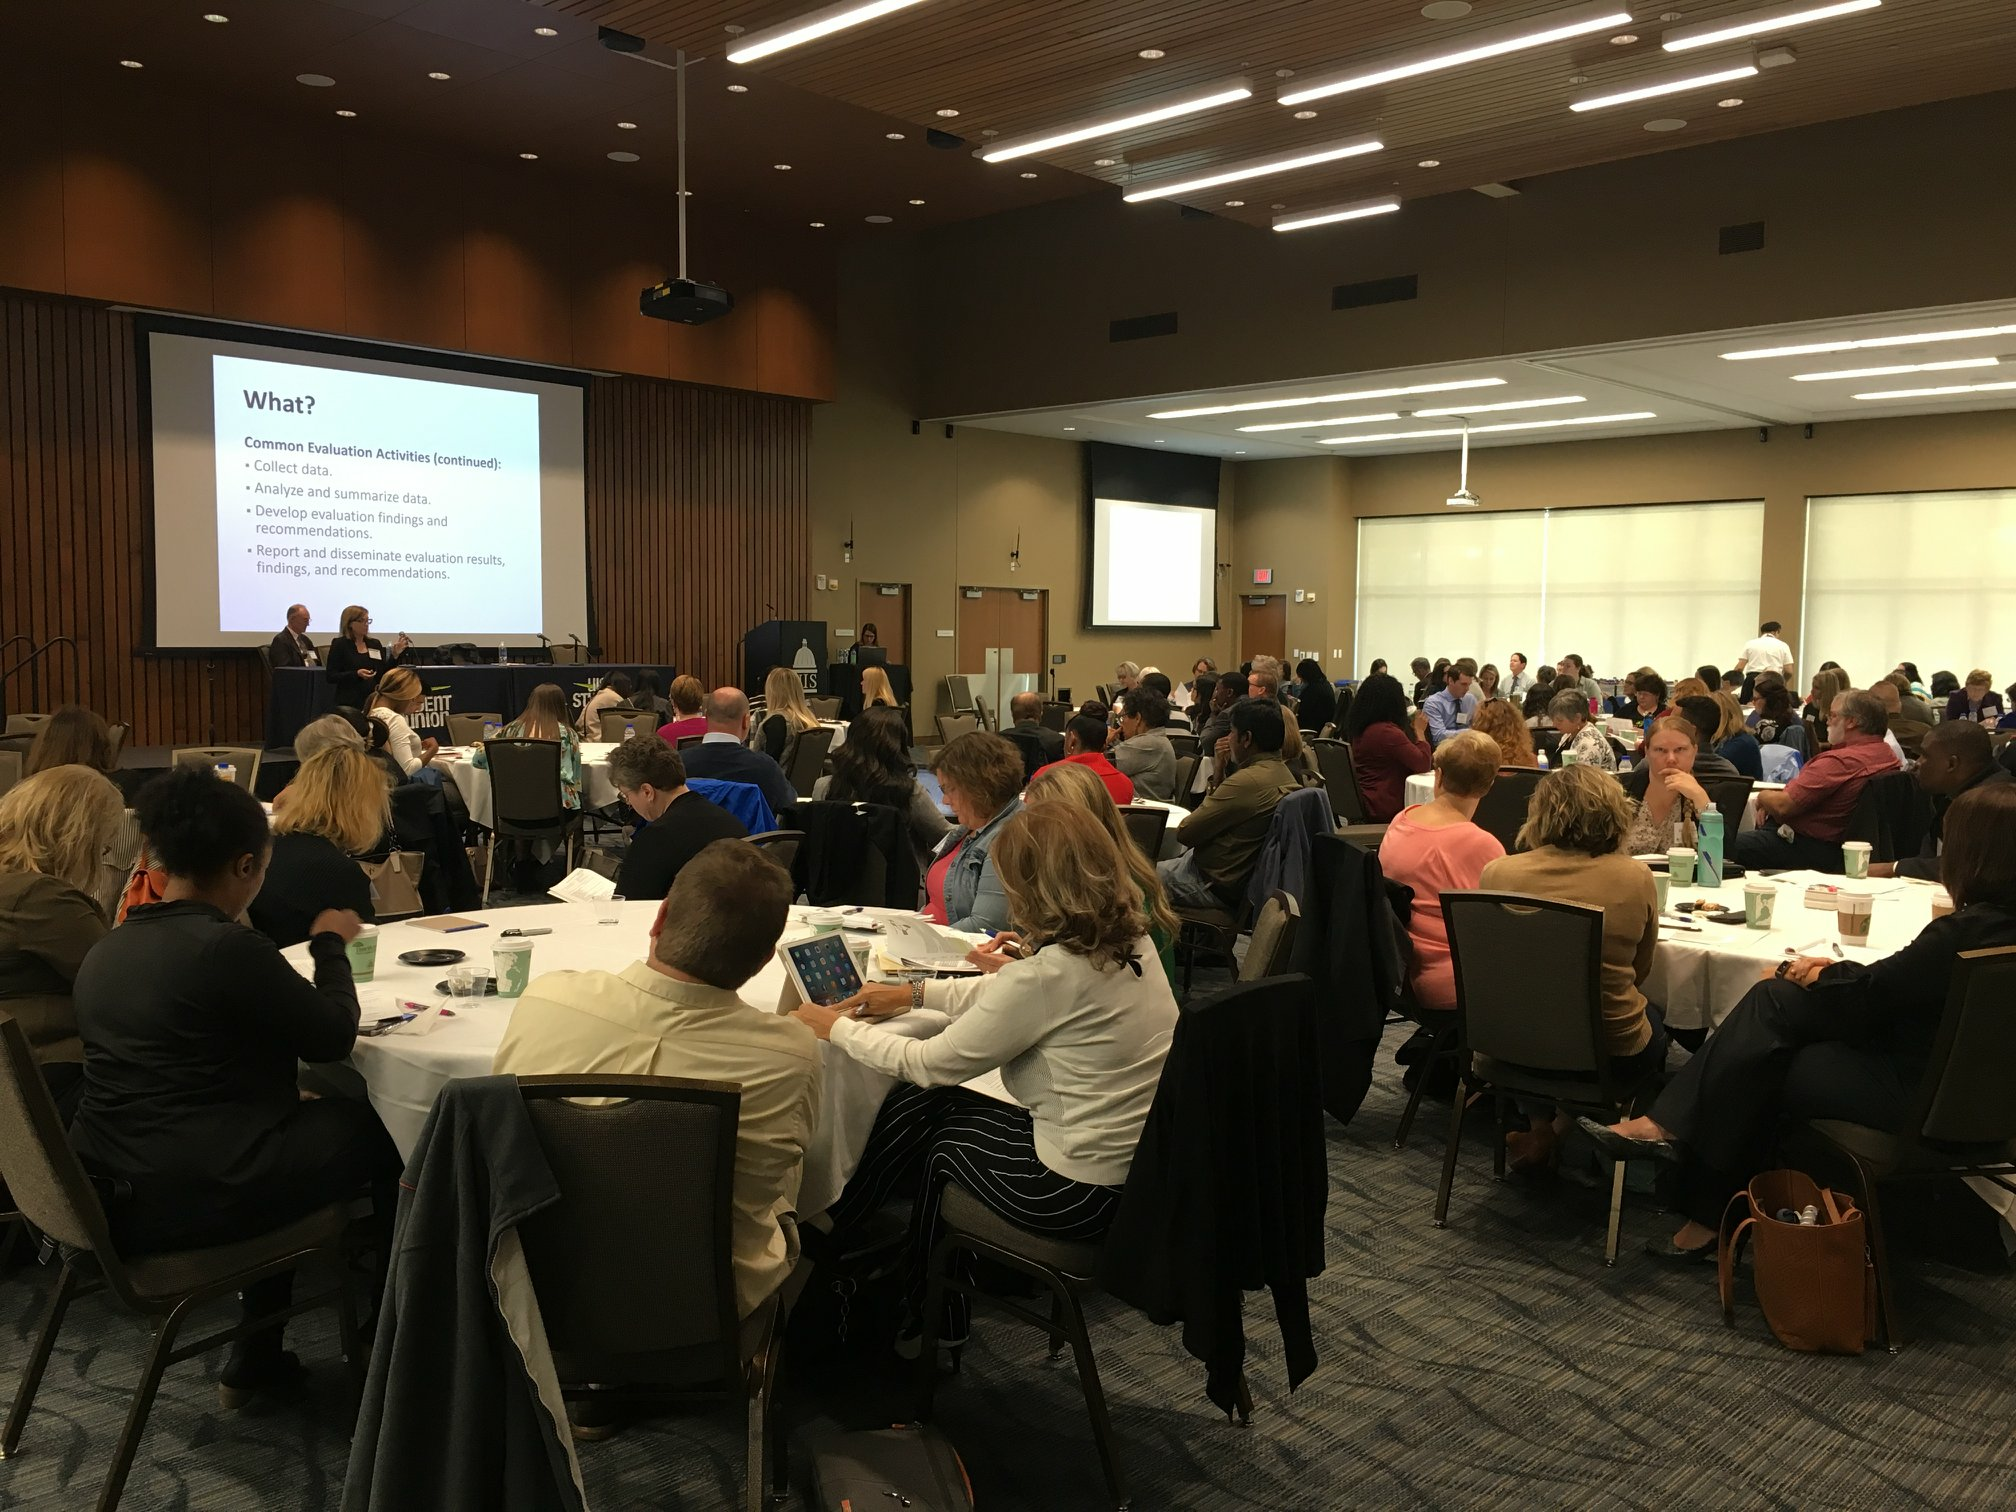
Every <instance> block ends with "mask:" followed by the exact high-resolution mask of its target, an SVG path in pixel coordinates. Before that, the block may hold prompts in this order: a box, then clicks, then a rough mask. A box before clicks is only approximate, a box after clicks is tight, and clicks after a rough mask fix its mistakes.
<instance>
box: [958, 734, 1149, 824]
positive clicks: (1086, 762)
mask: <svg viewBox="0 0 2016 1512" xmlns="http://www.w3.org/2000/svg"><path fill="white" fill-rule="evenodd" d="M1106 735H1107V731H1106V726H1105V724H1104V722H1102V721H1100V720H1097V719H1094V718H1093V717H1092V716H1091V715H1089V714H1074V715H1072V716H1071V718H1070V719H1069V720H1068V721H1067V722H1066V723H1065V725H1064V759H1065V760H1066V761H1072V762H1076V763H1077V764H1078V765H1079V766H1082V767H1086V768H1088V769H1089V770H1090V771H1091V773H1092V775H1093V776H1095V777H1097V778H1098V779H1099V780H1100V781H1101V782H1103V783H1105V784H1106V791H1107V792H1109V793H1111V794H1112V795H1113V801H1114V802H1115V803H1132V802H1133V801H1134V779H1133V778H1132V777H1129V776H1128V775H1127V774H1126V773H1125V772H1123V771H1121V770H1120V769H1119V768H1118V767H1116V766H1115V765H1113V763H1112V762H1111V761H1108V760H1107V759H1106V750H1105V740H1106ZM960 738H961V739H964V737H963V736H962V737H960ZM954 743H955V744H956V743H957V742H954Z"/></svg>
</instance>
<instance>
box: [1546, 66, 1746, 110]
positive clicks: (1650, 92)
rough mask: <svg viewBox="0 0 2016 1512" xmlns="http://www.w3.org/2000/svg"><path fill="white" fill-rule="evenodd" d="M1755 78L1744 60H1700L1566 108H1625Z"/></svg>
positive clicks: (1590, 96) (1608, 90)
mask: <svg viewBox="0 0 2016 1512" xmlns="http://www.w3.org/2000/svg"><path fill="white" fill-rule="evenodd" d="M1756 76H1757V65H1756V64H1755V63H1753V62H1751V61H1750V60H1749V59H1748V58H1723V59H1720V60H1718V61H1715V62H1709V61H1707V60H1705V59H1704V60H1703V63H1702V66H1701V67H1699V68H1690V69H1686V70H1684V71H1682V72H1680V73H1671V74H1666V75H1664V76H1662V77H1659V78H1655V79H1647V80H1644V81H1642V82H1640V83H1636V84H1629V85H1626V86H1625V87H1623V88H1621V89H1620V88H1611V89H1605V90H1603V91H1602V92H1601V93H1598V94H1588V95H1583V96H1582V97H1581V98H1580V99H1578V100H1571V101H1570V102H1569V104H1568V108H1569V109H1570V110H1572V111H1576V112H1578V113H1580V112H1582V111H1585V110H1602V109H1603V108H1605V107H1606V106H1610V105H1629V104H1630V103H1631V102H1632V101H1634V100H1650V99H1655V98H1657V97H1658V96H1660V95H1669V94H1680V93H1681V92H1683V91H1685V90H1689V89H1704V88H1706V87H1707V86H1708V85H1710V84H1727V83H1728V82H1730V80H1732V79H1752V78H1755V77H1756Z"/></svg>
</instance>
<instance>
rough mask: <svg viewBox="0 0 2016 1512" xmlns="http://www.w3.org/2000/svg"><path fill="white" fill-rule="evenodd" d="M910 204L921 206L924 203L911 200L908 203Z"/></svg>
mask: <svg viewBox="0 0 2016 1512" xmlns="http://www.w3.org/2000/svg"><path fill="white" fill-rule="evenodd" d="M910 203H911V204H913V205H921V204H923V203H924V201H922V200H912V201H910Z"/></svg>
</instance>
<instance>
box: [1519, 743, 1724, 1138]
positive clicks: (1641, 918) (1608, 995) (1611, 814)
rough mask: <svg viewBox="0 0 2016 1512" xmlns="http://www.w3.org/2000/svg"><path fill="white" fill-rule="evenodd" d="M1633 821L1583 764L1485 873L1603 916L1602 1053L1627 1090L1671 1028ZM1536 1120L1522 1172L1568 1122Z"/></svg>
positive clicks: (1613, 789)
mask: <svg viewBox="0 0 2016 1512" xmlns="http://www.w3.org/2000/svg"><path fill="white" fill-rule="evenodd" d="M1655 733H1656V732H1655ZM1682 775H1685V774H1684V773H1682ZM1631 818H1632V815H1631V800H1630V799H1628V798H1626V797H1625V796H1624V788H1623V785H1622V784H1621V783H1619V782H1618V781H1617V779H1616V778H1614V777H1611V776H1608V775H1607V774H1605V773H1603V772H1599V771H1597V770H1596V769H1595V768H1594V767H1587V766H1583V765H1581V764H1580V763H1577V764H1576V765H1574V766H1572V767H1563V768H1562V769H1561V770H1560V771H1558V772H1549V773H1548V774H1547V775H1546V776H1545V777H1542V778H1541V779H1540V782H1539V785H1538V786H1536V787H1535V788H1534V789H1533V800H1532V803H1531V804H1530V805H1529V807H1528V808H1527V810H1526V824H1525V827H1524V828H1523V829H1521V830H1520V831H1519V844H1520V845H1521V846H1522V847H1524V849H1523V850H1521V851H1520V852H1518V853H1517V854H1514V855H1510V856H1505V857H1502V858H1500V859H1499V860H1496V861H1493V862H1492V863H1491V864H1490V865H1488V866H1486V867H1485V868H1484V876H1483V882H1482V885H1483V887H1484V888H1485V890H1486V891H1489V892H1513V893H1526V894H1528V895H1529V896H1532V897H1537V898H1554V899H1558V900H1559V901H1561V902H1564V903H1580V904H1583V905H1585V906H1587V907H1594V908H1600V909H1602V910H1603V965H1602V975H1601V987H1602V994H1603V1048H1604V1049H1605V1051H1606V1052H1607V1053H1608V1054H1609V1057H1610V1069H1611V1073H1612V1074H1613V1075H1614V1076H1615V1077H1616V1079H1617V1080H1618V1081H1620V1082H1624V1083H1630V1082H1633V1081H1636V1080H1639V1079H1640V1078H1642V1077H1646V1076H1649V1075H1651V1074H1652V1073H1654V1072H1656V1071H1658V1070H1659V1069H1660V1068H1661V1067H1663V1066H1664V1065H1665V1064H1666V1026H1665V1023H1664V1021H1663V1019H1662V1018H1661V1016H1660V1013H1659V1010H1658V1009H1657V1008H1655V1007H1654V1006H1653V1005H1652V1004H1650V1003H1648V1002H1646V1001H1645V994H1644V993H1643V992H1641V991H1640V990H1639V989H1640V988H1641V987H1642V986H1643V985H1644V982H1645V978H1646V977H1647V975H1649V974H1650V972H1651V970H1652V957H1653V952H1654V950H1655V949H1656V948H1657V946H1658V944H1659V896H1658V893H1657V891H1656V890H1655V889H1654V887H1653V885H1652V872H1651V870H1650V868H1648V867H1647V866H1646V865H1645V864H1644V863H1643V862H1642V861H1633V860H1632V859H1631V857H1630V855H1629V853H1628V852H1627V851H1625V850H1624V849H1623V848H1622V846H1623V841H1624V837H1625V834H1626V832H1627V831H1629V829H1630V828H1631ZM1560 964H1561V965H1562V969H1564V970H1565V969H1574V970H1578V971H1579V970H1580V969H1581V968H1580V965H1579V963H1577V964H1575V965H1574V966H1573V967H1572V968H1571V967H1570V966H1569V963H1560ZM1528 1112H1529V1119H1530V1124H1531V1128H1530V1131H1529V1132H1528V1133H1526V1134H1524V1135H1520V1134H1514V1135H1513V1136H1512V1137H1511V1138H1510V1139H1508V1140H1507V1141H1506V1143H1507V1145H1508V1147H1509V1148H1510V1150H1511V1151H1512V1153H1513V1155H1514V1158H1515V1160H1516V1162H1517V1163H1518V1164H1520V1165H1525V1166H1533V1165H1544V1164H1547V1163H1548V1162H1550V1161H1551V1160H1552V1159H1553V1158H1554V1154H1555V1151H1556V1148H1557V1145H1558V1143H1559V1140H1560V1136H1561V1135H1562V1134H1564V1133H1565V1132H1567V1128H1568V1120H1567V1117H1566V1115H1564V1114H1562V1113H1560V1112H1559V1111H1555V1112H1553V1113H1551V1114H1550V1113H1547V1112H1535V1111H1532V1110H1530V1109H1529V1110H1528Z"/></svg>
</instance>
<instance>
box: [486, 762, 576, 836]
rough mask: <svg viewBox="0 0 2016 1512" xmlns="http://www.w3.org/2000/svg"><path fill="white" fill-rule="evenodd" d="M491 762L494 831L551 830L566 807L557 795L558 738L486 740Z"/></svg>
mask: <svg viewBox="0 0 2016 1512" xmlns="http://www.w3.org/2000/svg"><path fill="white" fill-rule="evenodd" d="M483 753H484V757H485V759H486V760H487V761H488V762H489V764H490V799H491V809H492V812H493V813H494V814H495V815H496V818H497V832H498V833H499V834H509V833H510V832H511V831H512V830H514V829H551V828H553V827H554V826H556V825H558V824H560V823H562V822H563V821H564V820H565V819H566V817H567V810H566V808H565V806H564V805H563V804H562V802H561V797H560V742H559V741H557V740H504V739H498V740H489V741H485V742H484V743H483Z"/></svg>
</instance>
